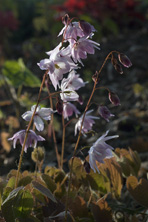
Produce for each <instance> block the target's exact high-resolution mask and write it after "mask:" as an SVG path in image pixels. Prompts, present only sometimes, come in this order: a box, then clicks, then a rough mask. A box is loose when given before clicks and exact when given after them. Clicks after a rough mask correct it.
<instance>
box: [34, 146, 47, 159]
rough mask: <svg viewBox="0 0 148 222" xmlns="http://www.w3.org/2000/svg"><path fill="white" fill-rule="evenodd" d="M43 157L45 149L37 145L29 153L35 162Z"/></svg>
mask: <svg viewBox="0 0 148 222" xmlns="http://www.w3.org/2000/svg"><path fill="white" fill-rule="evenodd" d="M44 157H45V150H44V148H43V147H37V148H35V149H34V150H33V152H32V153H31V158H32V160H33V161H34V162H35V163H36V162H41V161H43V160H44Z"/></svg>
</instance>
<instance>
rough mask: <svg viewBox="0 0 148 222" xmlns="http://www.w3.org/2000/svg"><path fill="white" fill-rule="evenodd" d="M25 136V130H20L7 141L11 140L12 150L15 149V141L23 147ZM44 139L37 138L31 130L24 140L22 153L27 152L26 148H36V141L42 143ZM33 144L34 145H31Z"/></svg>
mask: <svg viewBox="0 0 148 222" xmlns="http://www.w3.org/2000/svg"><path fill="white" fill-rule="evenodd" d="M25 135H26V130H21V131H19V132H17V133H15V134H14V135H13V137H11V138H9V139H8V140H13V148H16V142H17V140H19V141H20V144H21V146H23V143H24V139H25ZM44 140H45V139H44V138H43V137H42V136H38V135H37V134H36V133H35V132H34V131H33V130H29V133H28V137H27V140H26V144H25V148H24V152H27V149H28V147H32V146H33V147H34V148H36V146H37V142H38V141H44ZM33 144H34V145H33Z"/></svg>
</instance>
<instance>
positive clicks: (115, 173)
mask: <svg viewBox="0 0 148 222" xmlns="http://www.w3.org/2000/svg"><path fill="white" fill-rule="evenodd" d="M104 161H105V164H100V166H99V170H100V171H102V170H103V171H105V172H106V174H107V176H108V178H109V179H110V184H111V186H112V189H113V192H114V194H115V196H116V197H119V196H120V194H121V189H122V174H121V167H120V165H119V164H118V163H117V161H116V160H115V158H110V159H105V160H104Z"/></svg>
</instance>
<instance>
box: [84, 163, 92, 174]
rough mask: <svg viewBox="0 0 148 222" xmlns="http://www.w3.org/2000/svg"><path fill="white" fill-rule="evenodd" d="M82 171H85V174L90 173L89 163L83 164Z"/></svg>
mask: <svg viewBox="0 0 148 222" xmlns="http://www.w3.org/2000/svg"><path fill="white" fill-rule="evenodd" d="M83 166H84V169H85V171H86V173H90V164H89V162H87V161H86V160H85V161H84V163H83Z"/></svg>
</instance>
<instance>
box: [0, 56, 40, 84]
mask: <svg viewBox="0 0 148 222" xmlns="http://www.w3.org/2000/svg"><path fill="white" fill-rule="evenodd" d="M2 74H3V75H4V76H5V77H6V79H7V81H8V82H9V83H10V84H12V85H13V86H14V87H16V88H17V87H19V86H20V85H24V86H29V87H39V86H40V84H41V82H40V80H39V79H38V78H37V77H36V76H35V75H34V74H33V73H32V72H31V71H30V70H29V69H28V68H27V67H26V66H25V64H24V62H23V60H22V59H19V60H18V61H6V62H5V63H4V66H3V69H2Z"/></svg>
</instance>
